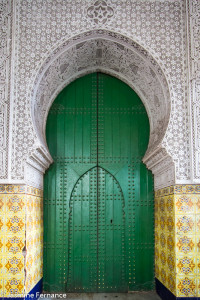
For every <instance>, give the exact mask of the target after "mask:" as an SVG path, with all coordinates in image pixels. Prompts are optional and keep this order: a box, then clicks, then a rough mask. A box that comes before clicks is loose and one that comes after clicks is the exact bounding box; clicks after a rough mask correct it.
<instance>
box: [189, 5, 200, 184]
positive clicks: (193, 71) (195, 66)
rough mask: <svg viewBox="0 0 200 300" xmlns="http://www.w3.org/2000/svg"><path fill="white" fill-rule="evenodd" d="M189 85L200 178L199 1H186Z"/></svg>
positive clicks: (196, 169)
mask: <svg viewBox="0 0 200 300" xmlns="http://www.w3.org/2000/svg"><path fill="white" fill-rule="evenodd" d="M187 12H188V21H189V22H188V33H189V34H188V37H189V40H188V43H189V62H190V66H189V67H190V72H189V75H190V76H189V87H190V102H191V114H192V122H191V131H192V147H193V149H192V153H193V157H192V161H193V172H192V176H193V178H192V179H193V180H194V182H197V183H198V182H199V179H200V2H199V1H198V0H194V1H188V9H187Z"/></svg>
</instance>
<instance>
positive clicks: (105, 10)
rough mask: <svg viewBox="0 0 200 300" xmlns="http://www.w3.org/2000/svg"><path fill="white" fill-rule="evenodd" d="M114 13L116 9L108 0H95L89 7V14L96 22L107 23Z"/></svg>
mask: <svg viewBox="0 0 200 300" xmlns="http://www.w3.org/2000/svg"><path fill="white" fill-rule="evenodd" d="M113 15H114V10H113V8H112V7H111V6H109V5H108V4H107V2H106V1H101V0H98V1H95V2H94V4H93V5H91V6H90V7H89V8H88V9H87V16H88V17H89V18H90V19H92V20H93V21H94V22H95V23H96V24H104V23H106V22H107V21H108V20H109V19H110V18H111V17H112V16H113Z"/></svg>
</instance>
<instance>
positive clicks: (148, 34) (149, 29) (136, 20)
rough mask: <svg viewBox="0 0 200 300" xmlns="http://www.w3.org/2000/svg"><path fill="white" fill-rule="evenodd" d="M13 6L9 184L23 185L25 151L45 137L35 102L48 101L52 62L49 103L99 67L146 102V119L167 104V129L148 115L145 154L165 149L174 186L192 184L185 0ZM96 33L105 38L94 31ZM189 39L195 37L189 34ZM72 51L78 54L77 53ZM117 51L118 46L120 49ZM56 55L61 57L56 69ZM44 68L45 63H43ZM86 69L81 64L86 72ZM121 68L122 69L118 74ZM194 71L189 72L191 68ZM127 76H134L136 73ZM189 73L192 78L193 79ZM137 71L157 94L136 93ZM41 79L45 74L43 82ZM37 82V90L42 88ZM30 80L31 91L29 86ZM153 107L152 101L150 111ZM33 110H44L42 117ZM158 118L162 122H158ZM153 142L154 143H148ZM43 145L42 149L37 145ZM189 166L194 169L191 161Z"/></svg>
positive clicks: (21, 0) (35, 1)
mask: <svg viewBox="0 0 200 300" xmlns="http://www.w3.org/2000/svg"><path fill="white" fill-rule="evenodd" d="M4 2H5V1H3V2H2V3H4ZM8 2H9V1H8ZM197 2H198V1H194V6H195V5H197V4H198V3H197ZM9 3H10V2H9ZM13 4H14V6H15V7H14V10H13V11H15V12H16V15H15V18H14V19H15V22H16V23H15V26H14V27H15V39H14V41H15V42H14V44H13V46H14V49H13V50H14V53H15V57H14V61H13V65H14V67H15V68H14V73H13V74H14V86H13V92H14V93H13V99H14V101H13V106H14V114H13V122H12V123H13V129H12V135H13V147H12V155H11V156H12V164H11V165H12V170H11V174H10V175H11V178H12V180H23V178H24V166H25V164H26V161H27V157H28V153H29V152H30V150H31V149H34V147H35V145H36V144H37V143H40V140H41V139H42V136H43V135H44V122H43V121H44V120H41V118H40V117H42V118H45V116H46V115H45V111H44V110H45V109H44V104H43V106H42V99H44V101H46V100H45V99H47V98H45V97H47V95H48V91H47V90H46V88H47V85H48V80H50V78H51V72H53V63H55V67H56V68H57V69H56V70H57V72H58V73H57V77H56V76H55V74H54V75H52V78H54V79H55V81H53V82H51V83H50V81H49V84H50V85H52V86H54V90H52V89H51V91H52V92H53V94H52V95H50V96H51V101H52V100H53V98H52V97H53V95H54V96H56V94H57V93H58V92H59V90H60V89H61V88H62V85H64V84H67V83H68V82H70V80H73V79H75V78H76V77H78V76H81V75H83V74H86V73H87V72H91V71H95V70H101V71H104V72H107V73H109V74H112V75H114V76H117V77H119V78H120V79H122V80H124V81H125V82H127V83H128V84H130V85H131V86H132V87H133V88H134V89H135V90H136V92H138V94H139V96H140V97H141V98H142V100H143V101H144V102H145V101H146V104H145V105H146V108H147V111H148V114H149V115H152V116H155V115H156V112H155V111H156V110H157V111H158V112H160V109H159V108H158V105H160V107H161V111H163V110H164V107H166V114H165V117H166V115H167V114H168V113H169V110H168V108H169V107H170V105H171V112H170V120H169V124H168V128H167V130H165V129H164V128H165V126H166V125H167V121H166V120H167V118H165V117H163V116H162V118H160V115H161V113H160V115H159V117H156V118H154V117H151V120H150V121H151V137H153V138H151V141H150V145H149V149H150V150H151V151H153V149H154V150H155V149H156V151H158V149H157V146H158V145H159V147H158V148H159V149H161V148H165V149H166V151H167V153H168V155H169V156H171V157H172V160H173V163H174V164H175V169H176V172H175V173H176V178H175V181H176V182H177V181H179V183H181V181H184V182H189V181H190V179H191V178H190V170H191V165H190V163H191V160H190V144H189V141H190V138H189V130H190V128H189V115H188V103H187V99H186V92H187V89H186V80H187V76H186V72H187V65H186V58H187V55H186V35H185V21H186V19H185V16H186V7H185V1H182V0H177V1H173V0H168V1H163V0H159V1H155V0H149V1H146V0H142V1H141V0H139V1H136V0H133V1H128V0H125V1H117V0H108V1H90V0H78V1H72V0H69V1H64V0H55V1H46V0H44V1H41V0H28V1H25V0H17V1H14V2H13ZM58 20H59V22H58ZM196 22H197V21H196ZM193 28H196V23H194V26H193ZM101 30H102V32H104V34H100V31H101ZM195 30H196V29H195ZM195 30H193V32H194V31H195ZM95 31H99V33H98V36H96V37H95V36H94V35H93V36H92V34H91V32H92V33H94V32H95ZM105 32H107V33H105ZM84 33H85V36H84ZM87 34H88V35H90V34H91V38H87V37H86V35H87ZM100 35H101V37H100ZM103 35H104V36H103ZM108 35H110V37H108ZM81 36H82V37H83V40H82V42H83V43H85V44H83V45H82V46H81ZM196 36H198V35H197V34H196V32H195V37H196ZM125 37H126V38H125ZM75 39H77V41H75ZM89 39H90V40H91V41H89ZM126 39H127V41H126ZM100 40H101V41H100ZM130 41H132V43H133V44H135V45H136V44H137V45H140V46H141V49H143V50H142V51H144V53H143V52H142V51H141V52H140V51H133V49H132V48H134V46H133V45H132V43H131V42H130ZM133 41H135V42H133ZM67 43H71V45H69V44H68V45H67ZM87 43H88V45H89V43H90V46H91V47H92V49H87V51H86V49H84V47H85V46H86V44H87ZM98 43H102V45H101V47H100V48H98ZM78 45H79V46H78ZM77 46H78V47H80V49H78V48H76V47H77ZM122 46H123V47H124V49H120V47H122ZM62 47H63V48H62ZM95 49H96V50H95ZM98 49H100V50H98ZM119 49H120V50H119ZM195 49H196V50H195V51H196V53H199V52H198V47H195ZM66 50H67V51H66ZM62 51H63V53H62ZM64 51H65V54H64ZM70 51H71V52H70ZM95 51H97V52H98V51H99V52H98V53H101V51H102V53H103V57H102V58H97V57H95V60H93V64H92V62H91V60H92V58H94V56H95ZM126 51H127V52H128V54H127V58H128V57H129V58H130V59H131V60H132V62H134V60H136V62H137V63H136V64H132V69H131V64H128V59H126V57H125V54H124V53H125V52H126ZM136 52H137V53H136ZM70 53H71V61H70V65H69V66H68V65H67V64H63V63H62V62H63V61H64V60H65V57H64V55H66V56H67V55H68V56H70ZM120 53H121V54H122V53H123V55H122V57H121V59H120V63H119V58H120ZM146 54H147V55H148V58H145V59H144V61H146V62H147V61H148V63H147V65H148V66H147V65H144V63H143V65H142V63H141V64H140V63H139V56H140V55H141V56H142V57H143V58H144V56H145V55H146ZM62 55H63V56H62ZM76 55H77V57H76ZM84 55H85V56H84ZM58 56H59V57H60V59H62V60H61V61H60V65H59V57H58ZM48 59H49V62H48ZM81 59H82V61H81ZM66 61H67V57H66ZM72 61H73V63H72ZM77 61H78V65H79V67H80V68H81V67H83V68H84V69H79V70H78V66H77ZM108 61H109V64H108V63H107V62H108ZM141 61H142V60H141ZM48 63H49V66H48ZM51 63H52V65H50V64H51ZM86 64H88V66H87V68H86ZM95 64H96V65H95ZM138 64H139V65H138ZM118 65H119V66H118ZM151 65H153V68H151V70H153V72H152V73H151V71H150V69H149V71H147V69H148V67H150V66H151ZM155 65H156V66H160V70H161V78H160V76H159V74H160V73H159V72H158V69H157V70H155V69H156V66H155ZM59 66H60V70H59ZM116 66H118V67H120V70H118V69H119V68H118V69H115V68H116ZM123 66H124V67H125V70H123ZM127 66H128V68H127ZM195 66H196V65H195ZM138 67H139V68H138ZM195 68H196V69H195V70H197V69H198V68H197V67H195ZM44 69H46V71H47V73H46V74H43V73H42V72H43V70H44ZM154 70H155V71H156V72H155V74H156V77H154V75H153V73H154ZM126 71H127V72H126ZM134 72H136V73H137V74H136V75H137V76H136V75H135V74H134ZM138 72H139V73H138ZM195 72H196V71H195ZM195 72H193V74H196V73H195ZM70 74H71V75H70ZM142 74H146V76H144V78H143V80H142V81H141V82H142V83H143V84H144V85H148V86H152V87H153V86H154V87H155V86H156V83H155V82H156V80H158V81H159V83H160V86H162V88H161V89H160V88H158V87H159V84H158V85H157V89H155V90H154V95H153V94H152V91H153V90H151V89H150V93H149V94H150V95H148V94H147V95H144V94H145V91H144V90H143V91H142V90H141V82H139V78H141V77H142ZM163 74H164V77H166V80H167V82H168V88H169V92H168V96H167V94H166V90H167V89H166V88H165V86H164V85H163V82H164V81H163V78H162V77H163V76H162V75H163ZM43 75H46V81H45V80H44V77H45V76H43ZM137 79H138V81H137ZM158 81H157V82H158ZM42 82H43V84H44V86H42ZM36 83H37V84H38V86H36V85H35V84H36ZM34 87H35V91H36V90H37V96H38V97H39V98H35V99H36V100H37V101H36V102H37V105H38V106H37V105H36V106H34V105H33V106H34V111H35V114H37V113H38V118H37V119H38V121H37V122H36V123H37V124H36V125H37V126H36V127H38V128H39V126H40V128H42V127H41V124H43V125H42V126H43V129H42V130H43V132H41V134H40V136H39V138H38V132H36V130H35V128H36V127H35V128H34V126H33V123H32V118H31V117H32V116H31V109H32V108H31V99H33V98H32V97H33V94H32V92H33V88H34ZM42 88H44V90H43V89H42ZM137 89H138V90H137ZM143 92H144V93H143ZM153 96H155V97H153ZM42 97H44V98H42ZM148 97H149V99H150V97H151V101H147V99H148ZM161 98H162V99H166V98H168V100H167V101H161ZM145 99H146V100H145ZM39 100H41V101H39ZM51 101H50V102H51ZM50 102H49V103H50ZM147 102H148V103H147ZM152 102H154V104H155V105H154V110H155V111H154V112H153V105H152ZM36 107H37V108H38V110H37V109H36ZM40 108H41V109H43V110H42V111H41V112H40ZM48 109H49V107H48V108H46V112H47V111H48ZM151 110H152V111H151ZM39 116H40V117H39ZM163 120H165V122H166V123H165V122H164V123H163ZM38 122H39V123H38ZM161 130H162V133H161ZM164 131H166V134H165V136H164V139H163V135H164ZM153 139H155V141H156V142H155V143H154V142H153ZM158 141H160V143H159V142H158ZM161 141H162V143H161ZM42 144H43V145H44V143H42ZM151 151H148V153H147V155H149V154H151ZM195 165H197V166H198V164H196V162H195ZM6 169H7V168H6Z"/></svg>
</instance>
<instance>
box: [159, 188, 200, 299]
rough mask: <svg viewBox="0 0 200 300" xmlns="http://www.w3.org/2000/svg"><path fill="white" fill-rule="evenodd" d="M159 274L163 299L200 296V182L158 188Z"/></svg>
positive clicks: (160, 291) (160, 292)
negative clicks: (199, 183)
mask: <svg viewBox="0 0 200 300" xmlns="http://www.w3.org/2000/svg"><path fill="white" fill-rule="evenodd" d="M155 277H156V279H157V280H156V285H157V291H158V293H159V294H160V295H162V298H163V299H167V300H169V299H176V297H177V298H185V297H186V298H189V297H190V298H193V299H196V297H200V186H199V185H176V186H171V187H168V188H164V189H161V190H158V191H156V192H155ZM173 295H174V297H173ZM199 299H200V298H199Z"/></svg>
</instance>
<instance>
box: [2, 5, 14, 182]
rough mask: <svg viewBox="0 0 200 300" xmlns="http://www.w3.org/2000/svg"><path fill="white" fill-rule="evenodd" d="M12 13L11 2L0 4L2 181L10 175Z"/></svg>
mask: <svg viewBox="0 0 200 300" xmlns="http://www.w3.org/2000/svg"><path fill="white" fill-rule="evenodd" d="M11 11H12V8H11V1H1V2H0V16H1V17H0V179H5V178H7V174H8V159H7V153H8V131H9V128H8V127H9V124H8V114H9V105H10V104H9V79H10V57H11Z"/></svg>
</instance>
